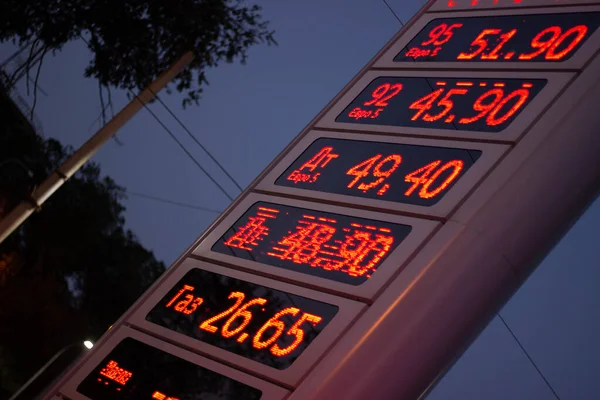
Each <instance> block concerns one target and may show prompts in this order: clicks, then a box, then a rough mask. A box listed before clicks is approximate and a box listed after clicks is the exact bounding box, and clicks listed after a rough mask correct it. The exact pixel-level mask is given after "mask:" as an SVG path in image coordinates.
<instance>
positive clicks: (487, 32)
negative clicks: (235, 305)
mask: <svg viewBox="0 0 600 400" xmlns="http://www.w3.org/2000/svg"><path fill="white" fill-rule="evenodd" d="M599 25H600V12H579V13H555V14H533V15H509V16H495V15H489V16H483V17H463V18H440V19H435V20H433V21H431V22H429V23H428V24H427V25H426V26H425V28H423V30H421V32H420V33H419V34H417V35H416V36H415V37H414V38H413V39H412V40H411V41H410V42H409V43H408V45H407V46H406V47H405V48H404V49H403V50H402V51H401V52H400V53H399V54H398V55H397V56H396V57H395V58H394V61H454V62H508V61H510V62H515V61H516V62H525V63H526V62H530V61H544V62H560V61H564V60H568V59H569V58H571V57H572V56H573V55H574V54H575V53H576V52H577V50H579V48H581V46H582V45H583V44H584V43H585V42H586V41H587V40H588V39H589V38H590V36H591V35H592V34H593V33H594V32H595V31H596V29H598V26H599Z"/></svg>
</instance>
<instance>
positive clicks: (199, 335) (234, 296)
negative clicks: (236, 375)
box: [146, 268, 338, 369]
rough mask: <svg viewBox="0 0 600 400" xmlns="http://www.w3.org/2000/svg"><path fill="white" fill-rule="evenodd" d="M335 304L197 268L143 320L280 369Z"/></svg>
mask: <svg viewBox="0 0 600 400" xmlns="http://www.w3.org/2000/svg"><path fill="white" fill-rule="evenodd" d="M337 312H338V307H337V306H335V305H331V304H326V303H323V302H320V301H316V300H312V299H308V298H305V297H302V296H298V295H294V294H290V293H286V292H283V291H280V290H276V289H271V288H268V287H264V286H260V285H256V284H254V283H250V282H245V281H242V280H239V279H235V278H232V277H228V276H224V275H220V274H215V273H212V272H209V271H205V270H201V269H198V268H195V269H192V270H190V271H189V272H188V273H187V274H186V275H184V277H183V278H182V279H181V280H180V281H179V283H178V284H177V285H175V287H173V288H172V289H171V290H170V291H169V292H168V293H167V294H166V296H165V297H164V298H163V299H162V300H161V301H160V302H159V303H158V304H157V305H156V306H155V307H154V308H153V309H152V310H151V311H150V313H149V314H148V315H147V316H146V320H148V321H150V322H152V323H154V324H157V325H161V326H163V327H165V328H168V329H170V330H173V331H175V332H179V333H182V334H184V335H187V336H189V337H192V338H194V339H198V340H200V341H202V342H205V343H208V344H211V345H214V346H217V347H219V348H222V349H224V350H227V351H231V352H233V353H236V354H238V355H241V356H243V357H246V358H248V359H251V360H254V361H257V362H260V363H263V364H266V365H268V366H270V367H274V368H277V369H285V368H287V367H289V366H290V365H292V363H293V362H294V361H295V360H296V359H297V358H298V357H299V356H300V354H302V352H303V351H304V350H305V349H306V348H308V346H309V345H310V343H311V342H312V341H313V340H314V339H315V338H316V337H317V336H318V335H319V333H321V332H322V331H323V329H325V327H326V326H327V325H328V324H329V322H331V320H332V319H333V318H334V316H335V315H336V313H337Z"/></svg>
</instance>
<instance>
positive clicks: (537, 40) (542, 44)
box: [519, 26, 561, 60]
mask: <svg viewBox="0 0 600 400" xmlns="http://www.w3.org/2000/svg"><path fill="white" fill-rule="evenodd" d="M560 33H561V29H560V27H558V26H551V27H549V28H546V29H544V30H543V31H541V32H540V33H538V34H537V35H535V37H534V38H533V39H532V40H531V47H533V48H534V49H539V50H537V51H534V52H533V53H529V54H521V55H520V56H519V60H531V59H534V58H535V57H537V56H539V55H540V54H542V53H543V52H545V51H546V50H548V49H549V48H550V46H552V43H554V42H555V41H556V39H558V37H559V36H560ZM547 35H550V37H549V38H548V39H547V40H541V39H542V38H543V37H544V36H547Z"/></svg>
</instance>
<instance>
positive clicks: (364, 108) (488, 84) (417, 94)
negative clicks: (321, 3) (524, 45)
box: [335, 76, 547, 132]
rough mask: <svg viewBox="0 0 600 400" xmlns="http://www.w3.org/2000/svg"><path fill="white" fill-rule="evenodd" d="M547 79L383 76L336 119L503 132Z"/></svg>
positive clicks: (355, 122) (398, 125) (417, 126)
mask: <svg viewBox="0 0 600 400" xmlns="http://www.w3.org/2000/svg"><path fill="white" fill-rule="evenodd" d="M546 83H547V80H545V79H502V78H498V79H473V80H469V79H456V78H426V77H397V76H382V77H378V78H376V79H374V80H373V81H371V82H370V83H369V85H367V87H366V88H365V89H364V90H363V91H362V92H361V93H360V94H359V95H358V96H357V97H356V98H355V99H354V100H353V101H352V102H351V103H350V104H348V106H346V108H345V109H344V111H342V113H341V114H339V116H338V117H337V118H336V120H335V121H336V122H345V123H351V124H369V125H387V126H397V127H415V128H434V129H453V130H462V131H464V130H466V131H483V132H499V131H502V130H503V129H505V128H506V127H507V126H508V125H510V123H511V122H512V121H513V120H514V119H515V118H516V117H517V116H518V115H519V114H520V113H521V112H522V111H523V110H525V109H526V108H527V105H528V104H529V103H530V102H531V100H532V99H533V98H535V96H536V95H537V94H538V93H539V92H540V91H541V90H542V88H543V87H544V86H545V85H546Z"/></svg>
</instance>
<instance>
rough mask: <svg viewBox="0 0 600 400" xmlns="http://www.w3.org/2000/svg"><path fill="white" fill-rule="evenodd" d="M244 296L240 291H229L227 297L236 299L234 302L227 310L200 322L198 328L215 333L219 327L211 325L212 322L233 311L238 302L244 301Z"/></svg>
mask: <svg viewBox="0 0 600 400" xmlns="http://www.w3.org/2000/svg"><path fill="white" fill-rule="evenodd" d="M245 297H246V295H245V294H244V293H242V292H231V294H230V295H229V297H228V299H236V300H235V303H234V304H233V305H232V306H231V307H229V308H228V309H227V310H225V311H223V312H221V313H219V314H217V315H215V316H214V317H212V318H209V319H207V320H206V321H204V322H202V323H201V324H200V329H203V330H205V331H207V332H210V333H215V332H216V331H217V330H218V329H219V328H217V327H216V326H214V325H211V324H212V323H213V322H215V321H218V320H220V319H221V318H223V317H226V316H228V315H229V314H231V313H232V312H233V311H235V309H236V308H238V307H239V306H240V304H242V302H243V301H244V298H245Z"/></svg>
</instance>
